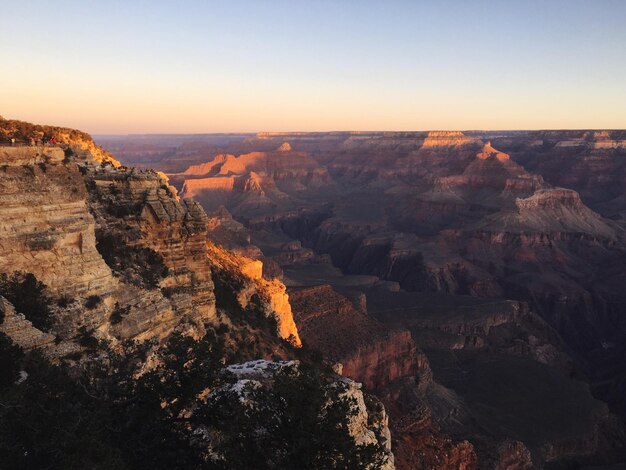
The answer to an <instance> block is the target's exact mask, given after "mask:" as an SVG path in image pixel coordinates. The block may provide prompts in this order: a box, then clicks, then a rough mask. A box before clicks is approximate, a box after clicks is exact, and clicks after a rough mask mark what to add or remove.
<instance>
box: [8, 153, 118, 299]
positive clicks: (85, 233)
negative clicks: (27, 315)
mask: <svg viewBox="0 0 626 470" xmlns="http://www.w3.org/2000/svg"><path fill="white" fill-rule="evenodd" d="M59 151H61V150H60V149H59ZM61 153H62V151H61ZM21 154H22V155H23V156H24V158H26V155H30V156H31V157H30V158H32V159H37V158H39V156H38V155H39V151H38V150H37V149H36V148H33V147H24V148H23V149H22V152H21ZM86 199H87V192H86V189H85V183H84V180H83V175H82V174H81V172H80V171H79V169H78V167H77V166H76V164H67V165H65V164H60V163H57V164H45V163H41V164H37V165H34V166H33V165H22V164H21V162H18V164H16V165H10V166H4V168H3V169H2V170H0V218H1V219H2V221H3V223H2V224H1V225H0V266H1V267H2V270H3V271H4V272H7V271H8V270H11V271H24V272H32V273H33V274H34V275H35V276H36V277H37V278H38V279H39V280H41V281H42V282H44V283H45V284H46V285H47V286H48V288H49V289H50V290H51V291H53V292H55V293H58V294H67V295H70V296H87V295H100V296H104V295H108V294H110V293H112V292H113V291H114V290H115V289H116V288H117V285H118V281H117V280H116V279H114V278H113V276H112V274H111V270H110V269H109V267H108V266H107V265H106V264H105V262H104V261H103V259H102V257H101V256H100V254H99V253H98V251H97V249H96V238H95V221H94V218H93V216H92V215H91V214H90V212H89V207H88V205H87V203H86Z"/></svg>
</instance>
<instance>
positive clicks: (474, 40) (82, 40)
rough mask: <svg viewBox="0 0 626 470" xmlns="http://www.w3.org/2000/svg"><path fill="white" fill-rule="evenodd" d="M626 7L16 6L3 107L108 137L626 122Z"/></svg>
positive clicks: (611, 1) (1, 49) (0, 60)
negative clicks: (625, 23) (160, 133)
mask: <svg viewBox="0 0 626 470" xmlns="http://www.w3.org/2000/svg"><path fill="white" fill-rule="evenodd" d="M625 20H626V1H621V0H588V1H579V0H568V1H565V0H543V1H522V0H519V1H509V0H499V1H495V0H494V1H471V0H466V1H452V0H448V1H446V0H438V1H436V0H433V1H393V0H388V1H377V2H373V1H357V0H353V1H347V0H344V1H339V0H336V1H324V0H308V1H298V0H290V1H261V0H259V1H236V0H230V1H214V2H211V1H178V2H176V1H173V0H172V1H164V0H163V1H158V0H152V1H132V0H127V1H93V0H92V1H88V0H82V1H67V0H56V1H28V0H20V1H16V0H13V1H9V0H0V64H1V65H0V114H1V115H3V116H5V117H7V118H9V117H10V118H19V119H25V120H29V121H36V122H46V123H55V124H61V125H68V126H72V127H78V128H81V129H84V130H86V131H88V132H92V133H130V132H219V131H261V130H270V131H271V130H273V131H279V130H287V131H289V130H339V129H342V130H348V129H350V130H427V129H478V128H482V129H487V128H489V129H505V128H506V129H511V128H525V129H530V128H535V129H536V128H626V27H625V26H624V21H625Z"/></svg>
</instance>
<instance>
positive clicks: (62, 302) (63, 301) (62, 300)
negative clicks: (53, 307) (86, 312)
mask: <svg viewBox="0 0 626 470" xmlns="http://www.w3.org/2000/svg"><path fill="white" fill-rule="evenodd" d="M72 303H74V300H73V299H72V298H71V297H70V296H69V295H62V296H61V297H59V298H58V299H57V305H58V306H59V307H61V308H67V307H69V306H70V304H72Z"/></svg>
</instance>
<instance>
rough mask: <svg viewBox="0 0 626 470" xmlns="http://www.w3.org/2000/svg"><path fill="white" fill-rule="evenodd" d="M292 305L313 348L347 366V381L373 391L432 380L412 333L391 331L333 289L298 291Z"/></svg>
mask: <svg viewBox="0 0 626 470" xmlns="http://www.w3.org/2000/svg"><path fill="white" fill-rule="evenodd" d="M290 300H291V305H292V308H293V311H294V318H295V321H296V324H297V325H298V330H299V331H300V333H301V334H302V336H303V337H304V338H306V341H307V343H308V344H309V345H310V346H312V347H314V348H315V349H318V350H320V351H322V352H323V353H324V355H326V356H327V357H329V358H330V359H333V360H335V361H338V362H341V364H342V366H343V374H344V375H346V376H347V377H350V378H352V379H354V380H357V381H359V382H362V383H363V384H364V385H365V387H367V388H368V389H370V390H377V389H383V388H384V387H387V386H388V385H389V384H390V383H391V382H394V381H396V380H399V379H402V378H414V379H418V376H421V378H422V380H424V381H428V380H429V378H430V376H429V369H428V361H427V360H426V357H425V356H424V355H423V354H422V353H421V352H420V351H418V349H417V346H416V345H415V343H414V342H413V340H412V339H411V335H410V334H409V332H408V331H402V330H390V329H388V328H386V327H385V326H384V325H383V324H381V323H378V322H377V321H376V320H374V319H373V318H371V317H369V316H368V315H367V313H366V312H363V311H359V310H357V309H356V308H355V307H354V305H353V304H352V303H351V302H350V301H349V300H348V299H347V298H346V297H344V296H342V295H341V294H339V293H337V292H336V291H335V290H333V289H332V287H330V286H328V285H325V286H324V285H323V286H315V287H301V288H292V289H290Z"/></svg>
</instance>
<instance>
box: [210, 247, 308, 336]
mask: <svg viewBox="0 0 626 470" xmlns="http://www.w3.org/2000/svg"><path fill="white" fill-rule="evenodd" d="M207 247H208V252H209V259H210V262H211V264H212V265H213V266H215V267H216V268H218V269H220V270H222V271H225V272H226V273H227V274H228V275H229V276H231V277H232V278H233V279H234V280H236V282H233V284H234V287H233V289H234V290H235V294H236V297H237V301H238V303H239V305H240V306H241V307H243V308H246V307H247V306H248V304H250V303H251V302H253V301H254V300H253V296H258V298H259V299H260V301H261V303H262V306H263V310H264V312H265V315H266V316H268V317H272V318H273V319H274V320H275V321H276V327H277V333H278V335H279V336H280V337H281V338H283V339H284V340H286V341H288V342H290V343H292V344H293V345H295V346H301V345H302V341H301V340H300V335H299V333H298V328H297V327H296V324H295V322H294V319H293V314H292V312H291V304H290V303H289V295H288V294H287V288H286V287H285V285H284V284H283V283H282V282H280V281H279V280H277V279H270V280H268V279H265V278H263V276H262V271H263V264H262V262H261V261H258V260H252V259H250V258H247V257H245V256H241V255H237V254H235V253H232V252H228V251H226V250H224V249H222V248H220V247H218V246H216V245H214V244H213V243H211V242H207Z"/></svg>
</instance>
